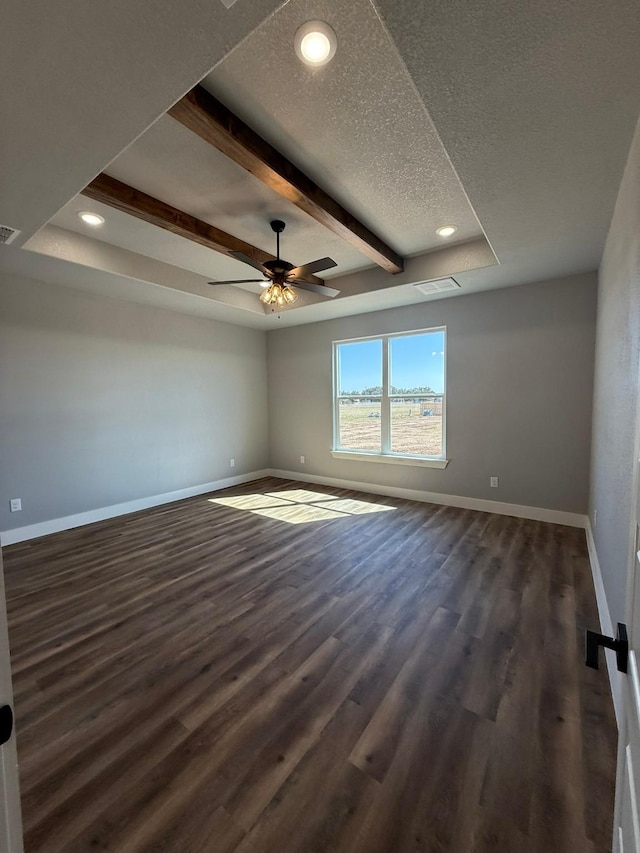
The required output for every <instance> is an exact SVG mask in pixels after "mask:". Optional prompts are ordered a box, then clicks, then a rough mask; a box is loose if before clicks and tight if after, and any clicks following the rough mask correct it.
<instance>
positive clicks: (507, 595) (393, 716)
mask: <svg viewBox="0 0 640 853" xmlns="http://www.w3.org/2000/svg"><path fill="white" fill-rule="evenodd" d="M290 489H313V490H314V491H316V492H322V493H323V495H322V497H324V498H331V497H335V496H337V497H340V498H356V499H358V500H359V501H370V502H372V503H374V504H378V505H385V506H389V507H393V510H392V511H385V512H376V513H363V514H353V513H354V511H358V510H363V509H366V507H363V506H361V505H359V504H341V505H337V508H338V509H339V513H337V512H334V513H332V516H333V517H331V518H328V519H326V520H316V521H313V522H311V521H310V522H308V523H300V524H295V523H289V522H290V521H292V520H293V521H300V520H301V518H303V517H304V516H305V513H309V512H310V513H313V512H314V511H315V510H314V509H308V508H307V509H305V506H304V505H301V506H300V507H296V505H295V504H292V505H290V504H285V505H284V514H285V515H286V516H287V517H288V518H289V521H283V520H281V519H275V518H270V517H268V516H263V515H258V514H254V513H252V512H250V511H248V510H247V509H240V508H237V507H233V506H225V505H221V504H216V503H211V502H210V501H209V500H207V497H197V498H192V499H190V500H186V501H182V502H180V503H176V504H171V505H167V506H164V507H160V508H158V509H153V510H148V511H145V512H141V513H137V514H135V515H130V516H126V517H124V518H119V519H115V520H112V521H108V522H102V523H99V524H96V525H92V526H90V527H83V528H79V529H77V530H75V531H68V532H65V533H60V534H56V535H54V536H49V537H46V538H43V539H40V540H32V541H31V542H28V543H24V544H21V545H14V546H11V547H8V548H6V549H5V551H4V552H3V553H4V561H5V571H6V582H7V594H8V607H9V629H10V637H11V647H12V661H13V673H14V688H15V694H16V711H17V724H18V748H19V757H20V770H21V784H22V797H23V809H24V824H25V843H26V850H27V853H36V851H42V853H63V852H64V853H88V851H93V850H110V851H117V853H132V851H145V852H146V851H175V852H176V853H209V851H210V853H231V851H237V853H303V851H304V853H312V851H313V853H319V852H320V851H340V853H412V851H432V853H436V851H451V853H467V851H469V852H470V851H475V853H481V852H482V851H500V853H542V851H544V853H554V851H558V853H564V851H566V853H596V851H598V852H599V851H608V850H609V849H610V848H609V840H610V836H611V820H612V817H611V814H612V797H613V784H614V760H615V737H616V734H615V726H614V717H613V710H612V705H611V699H610V696H609V693H608V684H607V678H606V674H605V671H604V669H601V670H600V671H599V672H596V671H594V670H587V669H586V668H585V667H584V665H583V663H582V634H583V630H584V627H585V626H586V625H589V626H590V627H595V626H597V624H598V619H597V614H596V609H595V601H594V594H593V588H592V582H591V576H590V571H589V566H588V560H587V555H586V548H585V542H584V533H583V531H580V530H575V529H571V528H567V527H560V526H557V525H550V524H543V523H538V522H532V521H526V520H521V519H515V518H508V517H504V516H497V515H489V514H486V513H479V512H472V511H468V510H460V509H453V508H447V507H438V506H434V505H427V504H417V503H411V502H408V501H402V500H396V499H388V498H381V497H367V496H364V495H361V494H356V493H354V492H344V491H340V490H337V489H329V488H324V487H309V486H304V485H302V484H300V483H290V482H288V481H282V480H261V481H259V482H257V483H252V484H247V485H245V486H242V487H238V488H236V489H230V490H227V491H226V492H224V493H216V494H215V495H211V496H208V497H215V498H218V497H220V496H221V495H227V496H229V495H231V496H233V495H242V494H245V495H249V494H254V493H261V494H262V493H267V492H274V491H278V492H280V491H282V490H290ZM285 497H286V496H285ZM288 497H289V499H290V498H291V497H292V496H291V495H289V496H288ZM293 497H295V495H294V496H293ZM298 498H300V499H302V500H306V499H308V500H312V499H311V498H305V496H304V495H298ZM269 500H270V499H268V500H267V503H268V502H269ZM257 503H261V501H258V502H257ZM262 503H264V501H262ZM349 510H351V513H352V514H348V511H349ZM266 511H267V512H269V511H270V510H269V509H268V508H267V510H266ZM277 511H282V507H280V508H279V510H278V509H277Z"/></svg>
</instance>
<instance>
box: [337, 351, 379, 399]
mask: <svg viewBox="0 0 640 853" xmlns="http://www.w3.org/2000/svg"><path fill="white" fill-rule="evenodd" d="M349 394H367V395H369V396H371V395H372V394H373V395H378V394H382V341H381V340H376V341H357V342H356V343H353V344H338V396H346V395H349Z"/></svg>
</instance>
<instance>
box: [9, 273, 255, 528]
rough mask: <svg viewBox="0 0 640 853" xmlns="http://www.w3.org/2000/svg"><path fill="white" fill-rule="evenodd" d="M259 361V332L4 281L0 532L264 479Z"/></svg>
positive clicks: (16, 280) (53, 288)
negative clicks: (245, 477) (227, 481)
mask: <svg viewBox="0 0 640 853" xmlns="http://www.w3.org/2000/svg"><path fill="white" fill-rule="evenodd" d="M265 362H266V335H265V333H264V332H260V331H255V330H251V329H245V328H240V327H238V326H231V325H227V324H224V323H217V322H215V321H212V320H208V319H200V318H195V317H188V316H185V315H182V314H177V313H172V312H168V311H164V310H161V309H156V308H150V307H147V306H141V305H136V304H133V303H128V302H127V303H125V302H121V301H118V300H115V299H103V298H99V297H93V296H90V295H86V294H83V293H81V292H80V291H77V290H70V289H66V288H61V287H56V286H53V285H47V284H43V283H39V282H34V281H29V280H26V279H21V278H18V277H14V276H7V275H4V276H3V278H2V279H0V530H10V529H12V528H14V527H22V526H24V525H27V524H33V523H35V522H39V521H44V520H49V519H55V518H60V517H63V516H65V515H69V514H73V513H78V512H83V511H86V510H91V509H96V508H101V507H107V506H110V505H112V504H117V503H121V502H124V501H129V500H135V499H137V498H144V497H149V496H153V495H157V494H163V493H165V492H170V491H174V490H177V489H183V488H188V487H190V486H197V485H199V484H202V483H207V482H210V481H213V480H217V479H221V478H224V477H229V476H232V475H236V474H242V473H243V472H248V471H254V470H257V469H260V468H264V467H265V466H266V465H267V464H268V422H267V390H266V366H265ZM231 457H234V458H235V460H236V467H235V468H234V469H233V470H231V469H230V467H229V459H230V458H231ZM18 497H19V498H22V505H23V511H22V512H20V513H13V514H10V513H9V499H10V498H18Z"/></svg>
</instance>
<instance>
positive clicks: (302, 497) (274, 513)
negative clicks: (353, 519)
mask: <svg viewBox="0 0 640 853" xmlns="http://www.w3.org/2000/svg"><path fill="white" fill-rule="evenodd" d="M207 500H208V501H209V503H212V504H219V505H220V506H225V507H229V508H230V509H240V510H245V511H247V512H252V513H253V514H254V515H262V516H264V517H266V518H273V519H275V520H276V521H286V522H287V523H288V524H306V523H307V522H310V521H329V520H331V519H334V518H348V517H349V516H351V515H367V514H369V513H373V512H388V511H389V510H392V509H395V507H393V506H387V505H386V504H378V503H370V502H369V501H360V500H356V499H354V498H339V497H337V496H333V495H327V494H325V493H324V492H312V491H310V490H309V489H286V490H283V491H282V492H267V493H265V494H253V495H238V496H235V497H222V498H208V499H207Z"/></svg>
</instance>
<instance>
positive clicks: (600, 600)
mask: <svg viewBox="0 0 640 853" xmlns="http://www.w3.org/2000/svg"><path fill="white" fill-rule="evenodd" d="M586 533H587V548H588V550H589V562H590V563H591V574H592V575H593V586H594V588H595V591H596V602H597V605H598V615H599V616H600V630H601V631H602V633H603V634H606V635H607V636H609V637H615V635H616V631H615V629H614V626H613V620H612V619H611V612H610V611H609V602H608V601H607V594H606V592H605V589H604V582H603V580H602V571H601V569H600V560H599V559H598V552H597V550H596V541H595V538H594V536H593V529H592V527H591V519H590V518H589V517H588V516H587V527H586ZM604 655H605V659H606V661H607V671H608V673H609V683H610V685H611V695H612V697H613V707H614V709H615V712H616V720H617V721H618V728H620V724H621V712H622V687H623V685H622V679H621V677H620V673H619V672H618V668H617V666H616V656H615V653H614V652H613V651H611V650H610V649H604Z"/></svg>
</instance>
